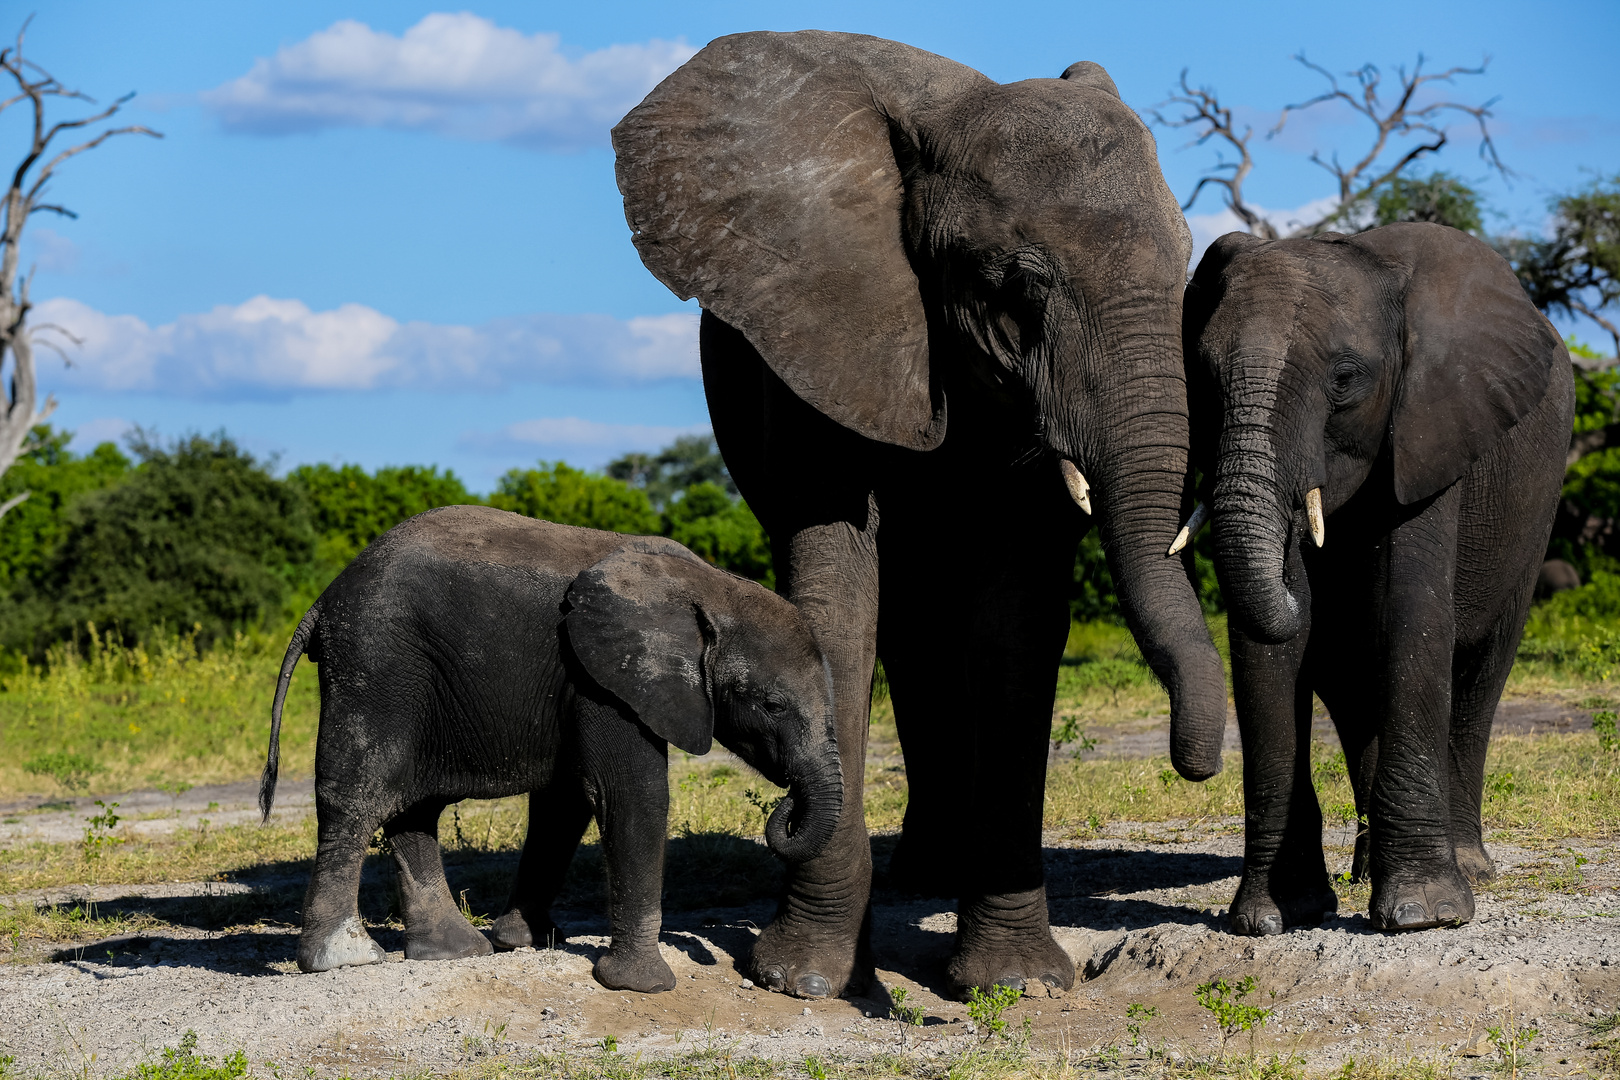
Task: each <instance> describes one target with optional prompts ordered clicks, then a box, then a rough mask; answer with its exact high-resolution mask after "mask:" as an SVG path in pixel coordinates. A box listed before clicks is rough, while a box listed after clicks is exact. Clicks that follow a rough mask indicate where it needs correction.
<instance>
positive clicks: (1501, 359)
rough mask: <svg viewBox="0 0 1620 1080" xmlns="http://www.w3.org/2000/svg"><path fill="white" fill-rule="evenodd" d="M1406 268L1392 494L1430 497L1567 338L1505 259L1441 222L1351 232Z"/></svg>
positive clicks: (1540, 387) (1533, 387) (1520, 412)
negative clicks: (1539, 308) (1528, 293)
mask: <svg viewBox="0 0 1620 1080" xmlns="http://www.w3.org/2000/svg"><path fill="white" fill-rule="evenodd" d="M1346 242H1347V243H1351V244H1355V245H1357V246H1360V247H1363V248H1365V249H1367V250H1369V251H1371V252H1373V253H1374V254H1376V255H1378V256H1379V257H1381V258H1382V259H1384V260H1385V261H1386V262H1388V263H1390V264H1392V265H1393V266H1395V267H1396V268H1397V270H1398V271H1400V272H1401V273H1403V274H1404V275H1405V277H1406V291H1405V296H1404V298H1403V308H1404V311H1405V324H1406V325H1405V331H1404V351H1405V357H1404V361H1405V365H1404V370H1403V372H1402V375H1401V382H1400V389H1399V391H1398V392H1397V395H1396V399H1395V410H1394V415H1393V416H1392V417H1391V420H1390V438H1391V442H1392V445H1393V449H1394V459H1395V460H1394V465H1395V497H1396V498H1397V499H1399V500H1400V501H1401V502H1402V503H1413V502H1417V501H1418V500H1420V499H1426V498H1428V497H1429V496H1430V495H1433V494H1434V493H1435V492H1437V491H1440V490H1441V489H1443V488H1445V487H1446V486H1448V485H1449V484H1451V483H1452V482H1453V481H1455V480H1456V479H1457V478H1458V477H1460V476H1462V474H1463V472H1464V471H1466V470H1467V468H1468V466H1469V465H1471V464H1473V462H1475V461H1477V460H1478V459H1479V458H1480V457H1481V456H1482V455H1484V454H1485V453H1487V452H1488V451H1489V450H1490V449H1491V448H1492V447H1493V446H1495V445H1496V443H1497V442H1498V441H1499V440H1500V439H1501V438H1502V436H1504V435H1506V434H1507V432H1508V431H1509V430H1510V429H1511V428H1512V427H1513V425H1515V424H1517V423H1518V422H1519V421H1520V420H1522V419H1523V418H1524V417H1525V416H1526V415H1528V414H1529V413H1530V412H1531V411H1532V410H1533V409H1534V408H1535V407H1536V406H1537V405H1538V404H1539V403H1540V402H1541V399H1542V397H1543V396H1544V395H1545V394H1546V392H1547V386H1548V380H1549V377H1550V375H1551V373H1552V369H1553V365H1554V364H1557V363H1560V362H1562V363H1568V362H1569V361H1568V359H1567V354H1566V352H1565V350H1564V343H1563V341H1562V340H1560V338H1559V337H1558V334H1557V333H1556V332H1554V330H1553V328H1552V324H1551V323H1549V322H1548V321H1547V320H1546V318H1545V317H1543V316H1542V314H1541V312H1539V311H1537V310H1536V309H1535V306H1534V305H1533V304H1531V303H1530V300H1529V298H1528V297H1527V296H1525V293H1524V289H1523V288H1522V287H1520V285H1519V282H1518V280H1517V279H1516V278H1515V277H1514V275H1513V271H1512V270H1511V269H1510V268H1509V267H1508V264H1507V262H1506V260H1504V259H1503V258H1502V257H1501V256H1500V255H1498V254H1497V253H1496V252H1495V251H1493V250H1492V249H1491V248H1490V247H1489V246H1487V245H1486V244H1483V243H1481V242H1480V241H1479V240H1476V239H1475V238H1474V237H1472V236H1469V235H1468V234H1467V233H1464V232H1460V231H1458V230H1456V229H1450V228H1446V227H1445V226H1443V225H1434V224H1429V223H1403V224H1398V225H1386V226H1384V227H1383V228H1379V229H1372V230H1370V231H1368V232H1365V233H1361V234H1359V235H1357V236H1354V237H1351V238H1350V239H1349V240H1347V241H1346Z"/></svg>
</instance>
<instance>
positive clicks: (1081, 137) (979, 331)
mask: <svg viewBox="0 0 1620 1080" xmlns="http://www.w3.org/2000/svg"><path fill="white" fill-rule="evenodd" d="M613 140H614V147H615V150H616V151H617V154H618V177H619V187H620V190H621V191H622V192H623V194H624V199H625V212H626V216H627V218H628V220H629V223H630V227H631V230H632V232H633V234H634V240H635V244H636V247H637V248H638V250H639V251H640V253H641V256H642V260H643V261H644V262H645V263H646V265H647V266H648V268H649V269H651V270H652V272H653V273H654V274H656V275H657V276H658V277H659V279H660V280H662V281H663V282H664V283H665V284H666V285H668V286H669V287H670V288H671V289H672V290H673V291H674V292H675V293H676V294H677V295H679V296H680V297H682V298H683V299H686V298H691V297H696V298H697V299H698V300H699V301H700V302H701V303H702V305H703V307H704V308H705V309H706V310H708V311H710V312H712V313H713V314H715V315H717V316H719V317H720V318H721V319H722V320H724V321H725V322H726V323H729V324H730V325H731V326H733V327H735V328H736V329H737V330H739V331H740V332H741V333H742V334H744V335H745V336H746V337H747V338H748V340H749V342H750V343H751V344H752V345H753V346H754V348H755V349H756V350H757V351H758V352H759V354H760V356H761V357H763V359H764V361H765V363H766V364H767V365H769V367H770V368H771V370H772V371H773V372H774V373H775V374H776V375H777V376H778V377H780V378H781V380H782V381H783V382H784V383H785V384H786V385H787V386H788V387H790V388H791V389H792V390H793V391H794V392H795V393H796V394H798V395H799V397H800V398H802V399H803V400H804V401H806V402H807V403H809V404H810V405H811V406H813V407H815V408H816V409H818V410H820V411H821V412H822V413H823V414H825V415H826V416H828V417H830V418H831V419H832V420H834V421H836V422H837V423H839V424H841V425H843V426H844V427H846V428H848V429H850V430H852V431H854V432H856V433H858V434H860V435H862V436H864V437H866V438H868V439H871V440H874V441H876V442H879V443H887V444H891V445H894V446H899V447H903V448H907V449H910V450H915V451H928V450H931V449H933V448H935V447H937V446H938V445H939V444H940V442H941V441H942V440H943V439H944V437H945V430H946V424H947V409H946V406H947V402H946V400H945V394H944V390H943V382H944V381H945V380H944V376H945V374H946V373H947V371H948V369H950V368H952V367H953V366H955V367H956V368H958V369H960V370H962V371H964V372H966V373H968V374H970V375H971V376H973V377H974V378H975V381H976V384H977V385H980V386H985V387H987V388H988V392H989V393H991V394H994V395H996V396H997V399H998V400H1000V401H1002V402H1004V403H1006V405H1007V406H1008V407H1009V408H1012V409H1017V410H1021V413H1022V415H1024V416H1026V417H1027V418H1028V421H1029V430H1030V431H1031V432H1033V438H1034V439H1035V440H1036V442H1037V444H1038V449H1039V450H1040V451H1041V452H1044V453H1045V454H1046V455H1048V457H1049V459H1050V460H1051V461H1052V466H1053V468H1052V483H1053V484H1054V485H1056V484H1058V483H1059V482H1060V475H1061V477H1062V479H1064V480H1066V481H1067V482H1068V484H1069V489H1070V491H1071V493H1072V494H1073V495H1074V497H1075V501H1076V502H1078V503H1079V504H1080V505H1081V507H1082V509H1084V510H1085V511H1086V512H1087V513H1090V514H1094V515H1095V516H1096V520H1097V522H1098V523H1099V524H1100V526H1101V530H1102V538H1103V542H1104V546H1105V548H1106V550H1107V551H1108V554H1109V559H1110V563H1111V566H1112V569H1113V572H1114V580H1115V582H1116V584H1117V586H1118V590H1119V596H1120V601H1121V604H1122V607H1123V608H1124V611H1125V613H1126V616H1127V618H1128V620H1129V622H1130V624H1131V627H1132V629H1133V631H1134V632H1135V633H1136V636H1137V640H1138V641H1139V642H1140V643H1141V646H1142V651H1143V653H1144V655H1145V656H1146V657H1147V659H1148V661H1149V663H1150V664H1151V665H1152V666H1153V668H1154V670H1155V671H1156V672H1157V673H1158V675H1159V677H1160V678H1161V679H1162V680H1163V681H1164V683H1165V685H1166V686H1167V688H1168V689H1169V692H1170V695H1171V700H1172V717H1173V719H1172V737H1171V748H1172V754H1173V757H1174V760H1175V764H1176V767H1177V768H1178V769H1179V770H1180V771H1181V772H1182V774H1183V775H1185V776H1188V777H1190V778H1195V779H1203V778H1205V777H1207V776H1210V775H1212V774H1213V773H1215V772H1216V771H1218V770H1219V768H1220V741H1221V734H1222V731H1223V729H1224V725H1225V711H1226V709H1225V706H1226V695H1225V687H1224V682H1223V677H1222V673H1221V667H1220V660H1219V657H1218V656H1217V654H1216V652H1215V650H1214V647H1213V645H1212V644H1211V643H1210V640H1209V634H1208V631H1207V630H1206V628H1205V625H1204V622H1203V618H1202V613H1201V611H1200V609H1199V605H1198V601H1197V598H1196V596H1195V594H1194V592H1193V589H1192V587H1191V584H1190V582H1189V581H1188V578H1187V574H1186V571H1185V568H1184V566H1183V565H1182V564H1181V563H1180V562H1179V561H1177V560H1175V559H1171V558H1169V557H1167V555H1166V550H1167V548H1168V547H1169V545H1170V542H1171V540H1172V538H1173V537H1174V536H1175V535H1176V531H1177V527H1178V526H1179V524H1180V516H1181V513H1182V510H1183V509H1184V506H1183V504H1184V496H1185V491H1184V489H1185V487H1186V475H1187V445H1188V429H1187V405H1186V386H1185V375H1184V371H1183V368H1182V364H1181V341H1180V321H1179V320H1180V306H1181V297H1182V287H1183V284H1184V281H1185V276H1186V265H1187V260H1188V257H1189V255H1190V250H1191V239H1190V236H1189V233H1188V231H1187V226H1186V223H1185V221H1184V220H1183V218H1182V216H1181V212H1180V210H1179V208H1178V207H1177V205H1176V201H1175V199H1174V198H1173V197H1172V196H1171V194H1170V191H1169V189H1168V188H1167V187H1166V186H1165V183H1164V180H1163V177H1162V176H1161V174H1160V172H1159V167H1158V162H1157V157H1156V152H1155V149H1154V144H1153V139H1152V137H1151V135H1150V134H1149V133H1148V131H1147V129H1146V127H1145V126H1144V125H1143V124H1142V122H1141V120H1140V119H1139V118H1138V117H1137V116H1136V114H1135V113H1134V112H1132V111H1131V109H1129V108H1128V107H1127V106H1126V105H1125V104H1124V103H1123V102H1122V101H1121V100H1120V98H1119V94H1118V91H1117V90H1116V89H1115V88H1114V85H1113V83H1112V81H1110V80H1109V78H1108V76H1107V74H1106V73H1104V72H1103V70H1102V68H1100V67H1098V66H1097V65H1096V64H1091V63H1079V64H1075V65H1074V66H1072V67H1071V68H1070V69H1069V70H1068V71H1066V72H1065V73H1064V76H1063V77H1062V78H1059V79H1032V80H1028V81H1025V82H1018V83H1012V84H1007V85H1002V84H998V83H995V82H993V81H991V80H990V79H988V78H986V77H985V76H983V75H981V74H979V73H978V72H976V71H974V70H972V69H970V68H967V67H964V66H962V65H961V64H957V63H954V62H952V61H949V60H946V59H943V58H941V57H939V56H935V55H933V54H931V53H926V52H923V51H921V50H918V49H914V48H911V47H909V46H905V45H900V44H897V43H895V42H890V41H884V40H881V39H878V38H871V37H864V36H860V35H853V34H834V33H824V32H820V31H803V32H799V33H792V34H776V33H749V34H739V35H735V36H732V37H725V38H720V39H717V40H716V41H714V42H711V43H710V44H709V45H708V46H707V47H705V48H704V49H703V50H702V51H701V52H699V53H698V54H697V55H696V56H695V57H693V58H692V59H691V60H690V61H688V62H687V64H686V65H685V66H683V67H682V68H681V69H680V70H678V71H676V72H675V73H674V74H673V75H671V76H670V77H669V78H668V79H666V80H665V81H664V82H663V83H662V84H660V85H659V86H658V87H657V88H656V89H655V90H654V91H653V92H652V93H651V94H650V95H648V97H647V99H646V100H645V101H643V102H642V103H641V104H640V105H638V106H637V107H636V108H635V109H633V110H632V111H631V112H630V114H629V115H628V116H626V117H625V118H624V120H623V121H621V122H620V124H619V125H618V126H617V127H616V128H615V129H614V132H613Z"/></svg>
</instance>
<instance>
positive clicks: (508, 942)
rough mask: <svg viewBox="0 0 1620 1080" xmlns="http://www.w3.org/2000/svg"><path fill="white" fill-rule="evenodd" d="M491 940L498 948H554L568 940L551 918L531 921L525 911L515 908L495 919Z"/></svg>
mask: <svg viewBox="0 0 1620 1080" xmlns="http://www.w3.org/2000/svg"><path fill="white" fill-rule="evenodd" d="M490 940H491V941H492V942H493V944H494V946H495V947H496V948H497V949H501V950H503V951H505V950H510V949H522V948H535V949H554V948H556V947H557V946H558V945H561V944H562V943H563V942H564V941H566V940H567V938H566V937H564V936H563V932H562V931H561V930H559V929H557V925H556V924H555V923H553V922H552V921H551V920H550V919H546V920H544V921H543V922H541V921H539V920H537V921H536V923H530V922H529V920H528V918H527V917H526V916H525V915H524V914H523V912H521V911H518V910H516V909H513V910H512V911H508V912H507V913H506V914H505V915H502V916H501V917H500V918H498V919H496V920H495V926H494V927H493V929H492V930H491V932H490Z"/></svg>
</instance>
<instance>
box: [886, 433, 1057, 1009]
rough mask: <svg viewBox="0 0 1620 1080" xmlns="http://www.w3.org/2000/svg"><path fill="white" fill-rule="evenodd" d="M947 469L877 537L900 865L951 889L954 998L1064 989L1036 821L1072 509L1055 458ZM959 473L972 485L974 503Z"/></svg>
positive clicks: (919, 881) (899, 872)
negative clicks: (1006, 989)
mask: <svg viewBox="0 0 1620 1080" xmlns="http://www.w3.org/2000/svg"><path fill="white" fill-rule="evenodd" d="M985 456H986V457H989V455H985ZM956 464H958V465H960V468H958V469H945V470H940V471H939V472H937V473H929V474H927V475H925V476H922V477H919V478H918V479H917V480H916V482H914V483H913V484H911V485H909V487H910V490H909V491H908V492H907V493H906V495H905V496H903V497H899V498H897V499H896V500H895V504H896V505H895V508H894V510H892V511H891V512H890V513H889V515H888V517H887V518H886V519H885V530H886V532H885V534H884V536H883V537H882V538H881V544H882V546H883V549H884V552H885V554H884V557H883V615H882V620H881V630H880V636H881V640H880V649H881V652H882V655H883V658H884V670H885V671H886V672H887V674H888V676H889V685H890V690H891V695H892V700H893V703H894V710H895V719H896V723H897V725H898V727H899V732H900V742H901V746H902V747H903V748H904V751H905V760H906V775H907V779H908V784H909V787H910V797H909V800H908V803H907V808H906V817H905V828H904V832H903V834H902V836H901V840H900V845H899V847H898V848H897V850H896V852H895V858H894V864H893V865H894V870H895V874H896V877H897V878H899V879H901V880H903V881H904V880H907V879H910V881H911V882H912V883H914V884H915V885H916V886H919V887H921V888H923V889H925V890H927V891H933V892H946V893H948V894H954V895H956V896H957V897H958V898H959V904H958V908H957V934H956V943H955V948H954V951H953V954H952V956H951V959H950V961H949V964H948V966H947V971H946V975H947V981H948V984H949V987H950V992H951V993H953V994H954V995H956V996H962V995H965V994H966V993H967V992H968V991H969V990H970V989H971V988H973V987H979V988H984V989H987V988H989V987H990V986H992V985H996V984H1000V985H1004V986H1013V987H1017V988H1023V987H1024V986H1026V985H1035V984H1045V985H1046V986H1048V987H1055V988H1062V989H1068V988H1070V987H1071V986H1073V984H1074V977H1075V969H1074V963H1073V961H1072V960H1071V959H1070V957H1069V955H1068V954H1067V953H1066V952H1065V951H1064V950H1063V948H1062V947H1061V946H1059V945H1058V944H1057V942H1056V941H1055V940H1054V939H1053V937H1052V931H1051V927H1050V925H1049V922H1048V912H1047V899H1046V887H1045V879H1044V872H1043V867H1042V852H1041V825H1042V816H1043V811H1044V807H1045V793H1046V791H1045V789H1046V760H1047V753H1048V749H1049V747H1048V739H1049V738H1050V736H1051V730H1052V706H1053V700H1054V697H1055V695H1056V689H1057V669H1058V662H1059V660H1060V659H1061V657H1062V655H1063V646H1064V642H1065V641H1066V639H1067V636H1068V628H1069V610H1068V603H1067V600H1066V596H1067V593H1068V587H1069V584H1070V581H1071V575H1072V574H1073V568H1074V552H1075V545H1076V543H1077V542H1078V538H1079V525H1080V521H1079V515H1078V514H1075V513H1074V508H1073V507H1072V505H1068V504H1066V503H1065V502H1063V501H1062V500H1064V499H1065V498H1066V496H1065V495H1064V493H1063V491H1062V490H1061V487H1060V486H1059V485H1057V484H1050V485H1048V484H1047V483H1045V481H1047V480H1048V479H1049V473H1050V471H1051V470H1049V469H1040V468H1038V467H1037V468H1032V469H1029V470H1016V471H1012V472H1008V471H1006V470H1004V469H1003V470H1002V471H1000V472H998V473H997V474H995V475H994V476H987V475H984V474H979V475H975V474H974V472H973V471H972V465H971V463H970V462H966V461H960V460H959V461H957V462H956ZM1039 464H1047V463H1045V462H1041V463H1039ZM958 484H959V485H960V486H961V489H962V490H970V491H973V492H975V498H974V500H973V504H972V508H971V511H970V512H969V513H968V514H964V513H963V510H962V508H961V502H960V500H959V499H956V498H952V497H951V488H952V487H953V486H954V485H958ZM890 551H893V552H894V554H893V555H890V554H888V552H890Z"/></svg>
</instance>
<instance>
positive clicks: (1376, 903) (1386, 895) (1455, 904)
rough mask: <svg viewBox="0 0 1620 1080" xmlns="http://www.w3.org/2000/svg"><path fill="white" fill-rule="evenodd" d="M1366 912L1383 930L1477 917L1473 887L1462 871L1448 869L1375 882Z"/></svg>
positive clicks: (1456, 922)
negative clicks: (1426, 875)
mask: <svg viewBox="0 0 1620 1080" xmlns="http://www.w3.org/2000/svg"><path fill="white" fill-rule="evenodd" d="M1367 914H1368V916H1369V917H1370V918H1371V919H1372V924H1373V926H1375V927H1377V928H1378V929H1380V930H1428V929H1431V928H1433V927H1436V926H1459V925H1461V924H1463V923H1465V922H1469V921H1470V920H1472V919H1473V917H1474V890H1473V889H1470V888H1469V887H1468V882H1467V881H1465V880H1464V879H1463V876H1462V874H1461V873H1459V872H1458V871H1456V870H1455V869H1452V868H1449V867H1448V868H1447V869H1445V870H1444V871H1442V872H1440V873H1436V874H1435V875H1434V876H1432V877H1430V878H1427V879H1422V878H1419V879H1416V880H1414V879H1412V878H1409V877H1408V878H1401V879H1398V880H1396V881H1393V882H1392V881H1389V880H1388V878H1387V877H1386V878H1385V879H1384V880H1383V881H1378V880H1375V881H1374V882H1373V893H1372V902H1371V903H1370V904H1369V905H1368V908H1367Z"/></svg>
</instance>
